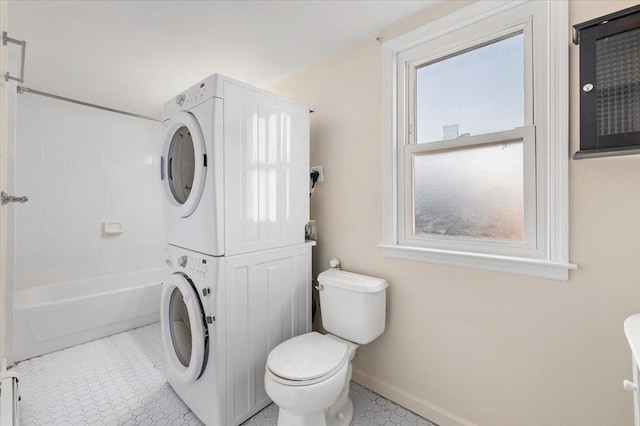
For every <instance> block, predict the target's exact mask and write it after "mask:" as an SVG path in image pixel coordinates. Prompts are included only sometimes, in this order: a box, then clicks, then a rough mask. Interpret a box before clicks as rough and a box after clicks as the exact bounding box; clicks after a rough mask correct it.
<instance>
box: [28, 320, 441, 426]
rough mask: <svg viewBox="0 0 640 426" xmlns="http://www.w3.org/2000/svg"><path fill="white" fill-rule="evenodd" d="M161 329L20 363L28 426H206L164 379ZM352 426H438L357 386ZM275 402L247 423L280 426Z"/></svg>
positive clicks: (130, 333)
mask: <svg viewBox="0 0 640 426" xmlns="http://www.w3.org/2000/svg"><path fill="white" fill-rule="evenodd" d="M162 357H163V350H162V339H161V336H160V326H159V324H152V325H149V326H146V327H141V328H137V329H135V330H130V331H127V332H125V333H120V334H116V335H115V336H111V337H107V338H104V339H100V340H96V341H93V342H89V343H85V344H83V345H80V346H75V347H73V348H69V349H64V350H62V351H59V352H54V353H51V354H48V355H44V356H41V357H37V358H33V359H30V360H26V361H23V362H20V363H19V364H18V366H17V369H18V372H19V373H20V392H21V395H22V403H21V421H22V425H24V426H30V425H36V426H40V425H56V426H57V425H96V426H97V425H157V426H161V425H172V426H178V425H202V423H201V422H200V421H199V420H198V418H196V417H195V416H194V414H193V413H192V412H191V411H190V410H189V408H188V407H187V406H186V405H185V404H184V403H183V402H182V400H181V399H180V398H179V397H178V396H177V395H176V394H175V392H173V390H172V389H171V387H170V386H169V384H168V383H167V382H166V380H165V378H164V375H163V359H162ZM350 396H351V399H352V400H353V405H354V419H353V421H352V422H351V424H352V425H358V426H359V425H385V426H395V425H401V426H409V425H419V426H435V425H434V424H433V423H431V422H429V421H428V420H425V419H423V418H421V417H418V416H417V415H415V414H413V413H412V412H410V411H408V410H406V409H404V408H402V407H400V406H398V405H396V404H394V403H393V402H390V401H388V400H387V399H385V398H383V397H381V396H379V395H377V394H375V393H374V392H372V391H370V390H368V389H366V388H363V387H362V386H360V385H358V384H356V383H352V384H351V393H350ZM277 421H278V409H277V407H275V406H274V405H273V404H271V405H270V406H268V407H266V408H265V409H264V410H262V411H261V412H259V413H258V414H256V415H255V416H254V417H253V418H251V419H249V420H247V421H246V422H245V423H244V425H243V426H257V425H261V426H275V425H276V423H277Z"/></svg>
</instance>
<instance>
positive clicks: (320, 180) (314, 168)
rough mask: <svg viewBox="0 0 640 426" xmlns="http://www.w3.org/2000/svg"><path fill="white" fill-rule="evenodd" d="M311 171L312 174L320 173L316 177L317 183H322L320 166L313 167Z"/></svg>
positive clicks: (322, 174) (322, 173)
mask: <svg viewBox="0 0 640 426" xmlns="http://www.w3.org/2000/svg"><path fill="white" fill-rule="evenodd" d="M311 171H312V172H314V171H315V172H318V173H320V175H319V176H318V182H317V183H320V182H324V172H323V171H322V166H313V167H312V168H311Z"/></svg>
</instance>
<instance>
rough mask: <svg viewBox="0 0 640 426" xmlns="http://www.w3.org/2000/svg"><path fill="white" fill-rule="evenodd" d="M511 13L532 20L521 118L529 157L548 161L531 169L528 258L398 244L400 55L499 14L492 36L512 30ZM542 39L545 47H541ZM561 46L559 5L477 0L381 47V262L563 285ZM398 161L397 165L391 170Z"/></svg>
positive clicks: (565, 37) (563, 24)
mask: <svg viewBox="0 0 640 426" xmlns="http://www.w3.org/2000/svg"><path fill="white" fill-rule="evenodd" d="M520 6H522V7H523V9H520ZM516 8H518V10H522V11H523V12H526V14H531V15H532V16H533V19H534V22H533V25H532V26H531V27H530V28H531V31H532V38H533V40H534V44H533V46H531V45H530V44H528V45H527V44H525V50H528V49H531V48H532V47H533V51H531V52H529V51H526V52H525V56H526V55H533V57H534V58H535V63H534V67H535V68H534V72H535V73H536V74H542V75H537V76H534V79H533V80H532V81H533V84H534V87H533V92H534V93H535V96H536V98H535V104H534V111H530V112H527V114H526V115H527V116H529V115H530V114H531V113H533V114H534V117H535V122H534V125H535V127H536V141H537V142H536V148H535V149H536V158H537V159H547V160H548V161H538V163H540V164H538V165H537V166H536V182H535V185H536V193H537V194H538V196H537V203H536V205H537V208H536V210H535V211H536V216H537V225H536V228H537V235H536V241H537V247H536V250H535V253H534V252H532V253H530V254H527V256H528V257H520V256H522V253H517V252H516V251H514V252H509V253H508V254H509V255H504V253H503V252H500V253H499V254H497V255H494V254H488V253H475V252H467V251H464V250H460V248H458V249H457V250H452V249H450V247H437V248H434V247H429V248H425V247H415V246H414V245H401V244H402V243H408V244H412V243H413V242H412V241H407V239H405V238H404V235H403V234H404V233H405V232H404V230H406V226H404V225H405V222H406V221H407V219H406V217H405V216H406V215H407V214H408V213H406V212H405V210H406V209H405V208H404V206H405V204H406V200H405V194H404V193H405V189H404V188H405V184H404V180H405V179H407V178H410V177H411V176H407V175H406V173H407V170H406V165H405V166H403V164H404V162H405V160H404V157H405V156H406V153H405V152H401V151H404V149H405V145H406V144H405V141H404V138H406V135H407V131H406V129H405V126H406V125H407V124H408V123H406V122H405V120H404V119H403V117H406V109H407V108H408V106H409V105H408V101H405V100H407V99H408V98H407V96H406V95H407V94H406V93H403V92H402V93H401V92H399V91H401V90H402V91H405V90H406V89H405V88H406V84H405V80H406V79H407V78H409V77H410V75H409V74H408V66H409V65H410V64H409V62H410V61H411V60H413V59H412V58H413V57H414V56H413V55H407V50H412V51H414V52H415V51H417V50H419V48H420V45H421V44H424V43H425V42H428V41H430V40H434V39H436V38H439V37H442V36H444V35H447V34H450V33H452V32H454V31H456V30H460V29H463V28H466V27H469V26H470V25H472V24H475V23H479V22H480V21H482V20H484V19H487V18H490V17H493V16H495V15H498V14H502V13H504V12H507V11H508V12H509V13H507V14H506V15H505V19H506V21H505V22H511V23H510V24H509V25H506V24H505V25H502V26H500V25H496V28H495V32H494V34H500V33H501V32H505V31H507V32H508V31H509V29H508V28H513V26H514V22H516V24H517V20H518V19H520V21H521V22H524V21H522V19H523V18H522V17H520V18H518V13H520V14H522V12H519V11H518V10H514V9H516ZM514 19H515V21H514ZM529 22H530V20H529ZM479 28H485V29H486V24H485V23H482V24H480V27H479ZM485 31H486V30H485ZM483 34H484V32H483ZM526 39H527V37H525V40H526ZM542 40H545V41H546V42H545V43H542V42H541V41H542ZM463 41H464V40H463ZM463 41H461V43H462V42H463ZM536 41H537V42H536ZM568 44H569V33H568V2H567V0H546V1H544V2H541V1H525V0H522V1H520V0H519V1H483V2H477V3H474V4H472V5H471V6H468V7H466V8H464V9H461V10H459V11H457V12H454V13H452V14H450V15H447V16H445V17H443V18H440V19H438V20H436V21H434V22H432V23H429V24H427V25H425V26H423V27H420V28H418V29H416V30H413V31H411V32H409V33H407V34H404V35H402V36H400V37H397V38H395V39H393V40H389V41H387V42H385V43H384V44H383V48H382V57H383V117H384V144H383V244H381V245H380V247H381V248H382V252H383V254H384V255H385V256H388V257H395V258H403V259H411V260H419V261H427V262H435V263H443V264H448V265H456V266H466V267H475V268H480V269H488V270H494V271H503V272H511V273H517V274H524V275H532V276H538V277H545V278H551V279H557V280H567V279H568V270H570V269H575V268H576V265H574V264H571V263H569V255H568V245H569V239H568V225H569V221H568V206H569V203H568V156H569V150H568V105H569V99H568V96H569V93H568V55H567V46H568ZM456 46H457V47H456V48H459V46H460V44H459V43H456ZM449 50H450V49H449ZM443 52H444V51H439V52H434V53H433V55H431V57H432V58H433V57H435V56H438V55H440V56H442V55H443V54H445V53H446V52H444V53H443ZM425 57H426V56H425ZM525 68H526V67H525ZM525 72H527V71H525ZM526 80H528V79H526ZM529 90H531V89H529ZM527 121H528V120H527ZM525 124H526V125H528V124H530V123H528V122H527V123H525ZM538 141H539V142H538ZM435 144H436V145H437V144H438V142H435ZM412 149H413V147H411V148H410V149H409V150H412ZM401 161H402V162H403V164H399V163H400V162H401ZM525 197H526V194H525ZM400 220H402V222H399V221H400Z"/></svg>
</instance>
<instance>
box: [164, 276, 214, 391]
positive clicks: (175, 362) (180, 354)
mask: <svg viewBox="0 0 640 426" xmlns="http://www.w3.org/2000/svg"><path fill="white" fill-rule="evenodd" d="M160 315H161V317H160V318H161V323H162V340H163V342H164V347H165V349H166V353H167V360H166V361H167V367H168V368H171V370H172V371H173V372H174V374H175V375H176V376H177V378H178V380H180V381H181V382H182V383H191V382H194V381H196V380H197V379H198V378H199V377H200V375H201V374H202V372H203V371H204V368H205V362H206V359H207V356H206V353H205V351H206V349H207V336H206V333H205V327H206V323H205V320H204V312H203V311H202V305H201V304H200V299H199V297H198V294H197V293H196V290H195V289H194V287H193V285H192V284H191V282H190V280H189V278H188V277H187V276H185V275H183V274H181V273H175V274H173V275H171V276H170V277H169V278H168V279H167V280H166V281H165V283H164V284H163V287H162V302H161V306H160Z"/></svg>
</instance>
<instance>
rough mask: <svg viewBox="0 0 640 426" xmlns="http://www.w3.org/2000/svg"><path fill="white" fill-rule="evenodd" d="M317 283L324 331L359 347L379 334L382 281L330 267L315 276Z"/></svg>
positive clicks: (383, 298)
mask: <svg viewBox="0 0 640 426" xmlns="http://www.w3.org/2000/svg"><path fill="white" fill-rule="evenodd" d="M318 283H319V284H320V286H321V290H320V306H321V308H322V326H323V327H324V328H325V330H327V331H328V332H329V333H331V334H333V335H335V336H338V337H341V338H343V339H346V340H349V341H351V342H355V343H358V344H361V345H364V344H367V343H369V342H371V341H373V340H374V339H375V338H376V337H378V336H380V335H381V334H382V332H383V331H384V323H385V311H386V300H387V298H386V288H387V287H388V284H387V282H386V281H385V280H383V279H381V278H374V277H368V276H366V275H360V274H354V273H352V272H345V271H341V270H339V269H336V268H331V269H328V270H326V271H324V272H322V273H321V274H320V275H318Z"/></svg>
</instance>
